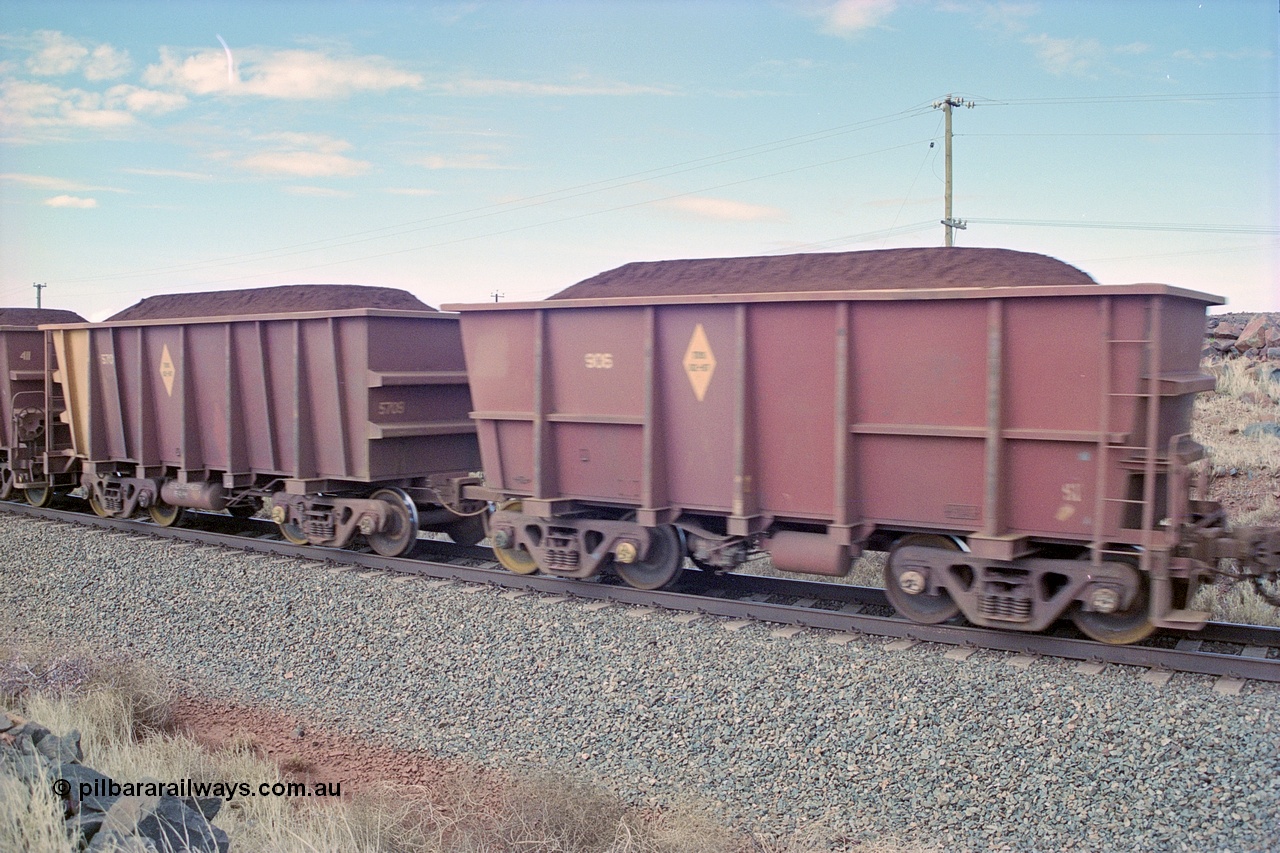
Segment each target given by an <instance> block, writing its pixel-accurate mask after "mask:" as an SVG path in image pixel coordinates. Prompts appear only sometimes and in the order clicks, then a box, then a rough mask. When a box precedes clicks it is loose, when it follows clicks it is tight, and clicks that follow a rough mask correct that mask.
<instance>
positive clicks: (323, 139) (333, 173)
mask: <svg viewBox="0 0 1280 853" xmlns="http://www.w3.org/2000/svg"><path fill="white" fill-rule="evenodd" d="M261 139H262V140H263V141H266V142H271V143H274V144H273V145H272V147H271V150H268V151H262V152H259V153H257V154H251V155H249V156H248V157H244V158H242V159H241V160H240V166H241V167H242V168H245V169H248V170H249V171H252V172H257V173H258V174H260V175H291V176H293V177H298V178H350V177H355V176H356V175H363V174H364V173H365V172H367V171H369V168H370V164H369V163H367V162H365V161H364V160H354V159H352V158H350V157H347V156H346V155H344V154H342V153H341V152H343V151H346V150H348V149H350V148H351V143H349V142H344V141H343V140H341V139H333V138H332V137H328V136H324V135H323V134H318V133H274V134H270V135H268V136H264V137H261Z"/></svg>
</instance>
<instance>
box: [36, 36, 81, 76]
mask: <svg viewBox="0 0 1280 853" xmlns="http://www.w3.org/2000/svg"><path fill="white" fill-rule="evenodd" d="M35 37H36V39H37V41H38V42H39V47H37V48H36V50H35V52H34V53H32V54H31V56H29V57H27V70H28V71H30V72H31V73H32V74H38V75H40V76H42V77H52V76H56V75H60V74H71V73H73V72H74V71H75V70H76V69H77V68H79V67H80V64H81V63H82V62H84V60H85V58H86V57H88V55H89V48H87V47H85V46H84V45H83V44H81V43H80V42H79V41H78V40H77V39H73V38H71V37H70V36H67V35H63V34H62V33H60V32H57V31H54V30H40V31H39V32H37V33H36V35H35Z"/></svg>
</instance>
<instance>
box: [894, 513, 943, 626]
mask: <svg viewBox="0 0 1280 853" xmlns="http://www.w3.org/2000/svg"><path fill="white" fill-rule="evenodd" d="M908 545H921V546H924V547H926V548H945V549H947V550H948V551H959V550H960V546H959V545H958V544H957V543H956V541H955V540H954V539H952V538H951V537H949V536H938V535H936V534H928V533H913V534H912V535H910V536H904V537H902V538H901V539H899V540H898V541H897V542H895V543H893V549H892V550H890V551H889V559H888V561H887V562H886V563H885V566H884V594H885V596H886V597H887V598H888V599H889V603H890V604H892V605H893V608H894V609H895V610H897V611H898V612H899V613H900V614H902V615H903V616H905V617H907V618H908V619H910V620H911V621H912V622H919V623H921V624H922V625H937V624H938V623H939V622H946V621H947V620H948V619H951V618H952V617H954V616H955V615H956V614H958V613H959V612H960V605H958V604H956V603H955V601H953V600H952V598H951V596H950V595H948V594H947V592H946V590H941V589H940V590H938V594H937V595H927V594H926V593H925V592H924V591H923V590H920V583H921V581H922V578H921V577H920V573H919V572H917V571H915V570H914V569H910V568H908V567H904V566H903V565H901V563H900V562H899V561H896V560H894V558H893V557H894V553H895V552H896V551H897V550H898V549H899V548H905V547H907V546H908ZM910 589H915V590H917V591H916V592H914V593H912V592H908V590H910Z"/></svg>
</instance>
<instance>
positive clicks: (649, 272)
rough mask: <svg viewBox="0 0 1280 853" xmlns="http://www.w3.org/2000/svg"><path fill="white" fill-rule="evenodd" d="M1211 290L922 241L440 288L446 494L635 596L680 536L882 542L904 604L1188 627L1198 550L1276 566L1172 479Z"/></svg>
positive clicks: (732, 549)
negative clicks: (465, 474)
mask: <svg viewBox="0 0 1280 853" xmlns="http://www.w3.org/2000/svg"><path fill="white" fill-rule="evenodd" d="M1221 302H1222V300H1221V299H1220V298H1219V297H1216V296H1211V295H1208V294H1203V293H1197V292H1193V291H1189V290H1183V289H1179V288H1176V287H1171V286H1168V285H1162V284H1135V285H1124V286H1111V285H1100V284H1097V283H1095V282H1094V281H1093V280H1092V279H1091V278H1090V277H1089V276H1087V275H1086V274H1085V273H1083V272H1081V271H1080V270H1077V269H1075V268H1074V267H1071V266H1069V265H1067V264H1063V263H1061V262H1059V261H1056V260H1053V259H1051V258H1047V257H1044V256H1040V255H1032V254H1026V253H1021V252H1013V251H1006V250H998V249H961V248H948V249H907V250H887V251H879V252H849V253H836V254H807V255H792V256H783V257H751V258H728V259H705V260H689V261H664V262H655V263H634V264H628V265H626V266H624V267H621V268H619V269H617V270H613V271H610V272H606V273H603V274H601V275H599V276H597V277H595V278H593V279H589V280H587V281H585V282H582V283H580V284H577V285H574V286H573V287H570V288H568V289H567V290H565V291H563V292H561V293H559V294H557V295H556V296H555V297H553V298H551V299H549V300H546V301H543V302H533V303H485V304H479V305H455V306H445V307H446V309H449V310H456V311H459V312H460V313H461V324H462V342H463V346H464V348H465V351H466V363H467V370H468V373H469V377H470V383H471V394H472V400H473V402H474V406H475V410H474V411H473V412H472V417H473V418H474V420H475V423H476V425H477V430H478V433H477V434H478V438H479V445H480V455H481V460H482V463H483V469H484V476H485V482H484V487H483V488H479V489H477V488H472V489H471V490H470V491H469V494H470V495H471V496H473V497H485V498H487V499H489V500H491V501H492V502H494V504H495V506H496V511H495V512H494V513H493V514H492V516H490V518H489V521H488V526H489V533H490V537H491V540H492V543H493V546H494V551H495V554H496V556H497V558H498V559H499V561H500V562H501V563H502V564H503V565H504V566H506V567H507V568H508V569H510V570H512V571H515V572H526V573H527V572H535V571H542V572H545V573H547V574H551V575H558V576H562V577H573V578H588V577H592V576H594V575H597V574H600V573H602V572H610V573H614V572H616V574H618V575H619V576H621V578H622V579H623V580H625V581H626V582H627V583H629V584H631V585H633V586H636V587H640V588H643V589H656V588H660V587H666V586H669V585H671V584H673V583H674V582H675V581H676V580H677V578H678V577H679V576H680V574H681V572H682V571H683V570H684V567H685V560H686V558H689V559H690V560H691V561H692V563H693V564H695V565H696V566H698V567H700V568H702V569H706V570H712V571H717V570H725V569H731V568H733V567H735V566H738V565H740V564H741V563H743V562H745V561H746V560H747V559H748V557H749V556H750V555H751V554H752V553H753V552H755V551H756V550H757V549H763V550H764V551H767V552H768V553H769V555H770V557H771V558H772V561H773V564H774V566H775V567H776V568H778V569H782V570H786V571H794V572H808V573H813V574H819V575H833V576H839V575H844V574H846V573H848V571H849V569H850V566H851V563H852V561H853V560H854V559H855V558H856V557H858V556H859V555H860V554H861V553H862V552H863V551H864V550H883V551H888V552H889V558H888V561H887V565H886V568H885V588H886V592H887V594H888V596H889V599H890V601H891V602H892V603H893V605H894V606H895V607H896V608H897V610H898V611H899V612H900V613H901V614H902V615H904V616H905V617H907V618H909V619H912V620H915V621H917V622H922V623H938V622H942V621H946V620H948V619H951V618H953V617H955V616H956V615H958V614H963V615H964V617H965V618H966V619H968V620H969V621H970V622H973V623H975V624H978V625H982V626H989V627H1004V628H1008V629H1013V630H1021V631H1039V630H1043V629H1045V628H1047V627H1048V626H1050V625H1051V624H1052V623H1053V622H1054V621H1055V620H1057V619H1059V618H1061V617H1062V616H1064V615H1067V616H1069V617H1070V618H1071V619H1072V620H1073V621H1074V622H1075V624H1076V625H1077V626H1078V627H1079V628H1080V630H1081V631H1083V632H1084V633H1085V634H1087V635H1088V636H1090V637H1092V638H1094V639H1097V640H1101V641H1104V642H1108V643H1128V642H1135V641H1137V640H1140V639H1142V638H1144V637H1146V636H1147V635H1149V634H1150V633H1151V632H1152V631H1153V630H1155V628H1157V627H1168V628H1181V629H1196V628H1199V627H1201V626H1203V624H1204V623H1205V621H1206V619H1207V614H1206V613H1203V612H1197V611H1193V610H1191V609H1189V603H1190V601H1191V599H1192V597H1193V596H1194V594H1195V591H1196V588H1197V585H1198V584H1199V583H1200V581H1201V580H1202V579H1203V578H1205V577H1206V576H1207V574H1208V573H1209V572H1210V571H1211V570H1212V568H1213V567H1215V566H1216V565H1217V562H1218V560H1219V559H1222V558H1228V557H1229V558H1235V559H1238V560H1240V561H1241V563H1242V566H1243V567H1244V569H1245V570H1246V571H1249V572H1253V573H1257V574H1268V575H1274V574H1275V573H1276V572H1277V571H1278V570H1280V531H1276V530H1271V531H1264V530H1253V529H1242V530H1234V531H1232V530H1228V529H1227V528H1226V526H1225V522H1224V517H1223V513H1222V512H1221V509H1220V508H1219V506H1218V505H1217V504H1215V503H1212V502H1210V501H1208V500H1207V499H1206V498H1205V492H1206V490H1205V487H1204V483H1203V481H1201V483H1200V485H1199V487H1198V489H1194V490H1193V488H1192V485H1191V484H1192V483H1193V481H1195V480H1196V476H1195V474H1196V472H1195V468H1196V465H1197V463H1198V462H1199V460H1201V458H1202V457H1203V455H1204V453H1203V449H1202V448H1201V447H1200V446H1199V445H1198V444H1196V443H1195V442H1194V441H1193V440H1192V439H1191V437H1190V431H1191V423H1190V422H1191V410H1192V402H1193V400H1194V398H1195V395H1196V394H1197V393H1199V392H1201V391H1206V390H1209V389H1211V388H1213V386H1214V380H1213V379H1212V377H1210V376H1207V375H1204V374H1202V373H1201V372H1200V370H1199V357H1200V342H1201V336H1202V335H1203V330H1204V321H1205V308H1206V307H1207V306H1209V305H1215V304H1220V303H1221ZM894 336H909V337H910V338H911V339H912V341H913V345H912V346H911V347H909V348H908V349H907V351H906V352H905V353H904V351H903V349H902V348H900V347H897V346H894V345H893V341H892V337H894ZM1201 472H1202V473H1203V468H1201ZM1193 494H1194V497H1193Z"/></svg>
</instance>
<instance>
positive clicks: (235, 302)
mask: <svg viewBox="0 0 1280 853" xmlns="http://www.w3.org/2000/svg"><path fill="white" fill-rule="evenodd" d="M44 328H45V329H46V331H47V332H48V334H49V335H50V336H51V338H52V344H53V349H54V350H55V351H56V353H57V363H58V365H59V369H58V372H57V374H55V378H56V380H57V381H58V382H59V383H60V385H61V387H62V389H63V394H64V396H65V398H66V408H65V412H64V413H63V416H62V417H63V419H64V420H65V421H66V423H67V424H68V426H69V428H70V444H71V446H72V447H73V448H74V455H75V456H76V457H77V458H78V459H79V461H80V466H81V468H80V485H82V486H83V488H84V491H85V494H86V496H87V498H88V501H89V504H90V506H91V507H92V508H93V510H94V512H96V513H97V514H99V515H102V516H118V517H128V516H131V515H133V514H134V513H135V512H137V511H139V510H145V511H147V512H148V513H149V514H150V516H151V518H152V519H153V520H154V521H155V522H156V523H158V524H162V525H171V524H175V523H177V522H178V521H179V520H180V518H181V516H182V513H183V510H184V509H186V508H197V509H203V510H215V511H220V510H224V509H225V510H228V511H230V512H231V513H232V514H233V515H241V516H248V515H252V514H254V513H256V512H257V511H258V510H259V509H260V508H262V507H266V508H267V509H268V510H269V511H270V513H271V517H272V519H273V520H275V521H276V523H277V524H278V525H279V528H280V531H281V533H282V535H283V536H284V537H285V538H286V539H288V540H289V541H291V542H294V543H297V544H308V543H309V544H313V545H330V546H334V547H342V546H344V545H346V544H347V543H349V542H350V541H351V540H352V539H353V537H354V536H355V535H356V534H362V535H363V536H364V537H365V538H366V539H367V541H368V543H369V545H370V546H371V547H372V548H373V549H374V550H375V551H377V552H378V553H380V554H385V555H388V556H398V555H400V554H403V553H406V552H407V551H408V550H410V549H411V548H412V547H413V546H414V544H415V543H416V542H417V537H418V530H419V529H420V528H427V529H433V530H442V531H444V532H448V533H450V534H452V535H453V537H454V538H455V539H457V540H459V541H467V542H475V541H477V540H478V539H480V538H481V537H482V536H483V524H482V522H481V520H480V518H479V517H478V516H477V515H474V514H467V512H466V510H467V509H468V508H469V506H479V507H480V508H481V509H483V506H484V505H483V504H478V505H464V504H462V502H461V499H460V497H459V495H458V489H459V488H460V485H461V483H462V482H463V481H465V480H466V479H467V476H468V474H469V472H471V471H474V470H476V469H477V468H478V467H479V458H478V454H477V447H476V441H475V427H474V425H473V423H472V422H471V420H470V419H469V417H468V410H469V408H470V405H471V402H470V397H469V394H468V388H467V378H466V372H465V370H464V367H463V363H462V351H461V344H460V341H459V337H458V319H457V317H456V316H455V315H446V314H441V313H439V312H437V311H435V310H434V309H432V308H430V307H428V306H427V305H424V304H422V303H421V302H419V301H418V300H417V299H416V298H414V297H413V296H412V295H410V294H408V293H405V292H403V291H395V290H390V289H388V288H363V287H348V286H338V285H299V286H294V287H279V288H263V289H258V290H253V291H230V292H224V293H198V294H178V295H171V296H162V297H154V298H152V299H148V300H143V301H142V302H140V303H139V304H138V305H135V306H134V307H133V308H131V309H128V310H126V311H124V312H121V313H120V314H117V315H116V316H115V317H113V318H111V320H109V321H107V322H104V323H83V322H82V323H76V324H65V323H64V324H58V325H47V326H45V327H44Z"/></svg>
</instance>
